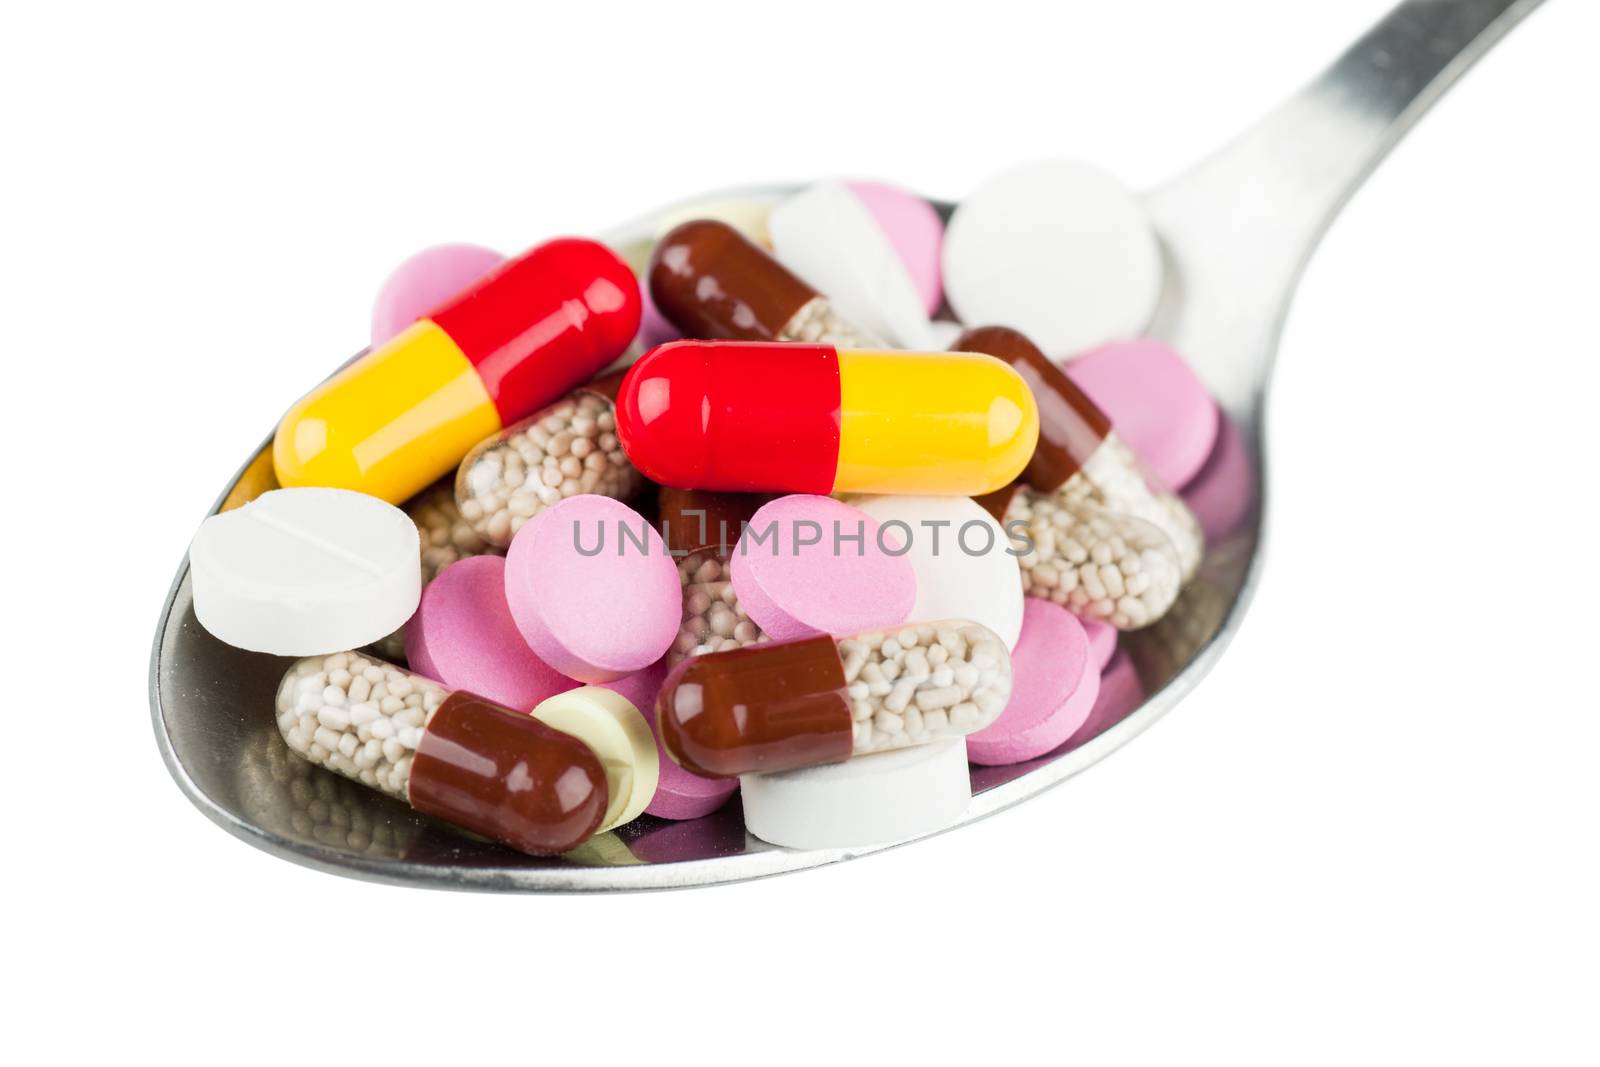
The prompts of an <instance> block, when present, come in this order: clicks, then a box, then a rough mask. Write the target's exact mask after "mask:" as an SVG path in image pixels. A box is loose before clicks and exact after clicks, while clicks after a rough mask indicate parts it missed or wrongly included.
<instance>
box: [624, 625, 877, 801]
mask: <svg viewBox="0 0 1600 1067" xmlns="http://www.w3.org/2000/svg"><path fill="white" fill-rule="evenodd" d="M656 721H657V723H658V725H659V728H660V730H661V742H662V744H663V745H665V746H666V749H667V753H668V754H669V755H670V756H672V758H673V759H674V760H676V761H677V762H678V764H679V765H680V766H682V767H684V768H685V769H687V770H689V771H692V772H693V773H695V774H698V775H702V776H704V777H707V778H732V777H736V776H737V775H740V774H749V773H752V772H760V771H767V772H770V771H787V770H793V769H794V768H796V767H810V766H814V765H816V764H819V763H838V762H840V761H842V760H846V759H849V758H850V752H851V748H852V744H853V740H854V730H853V720H852V718H851V715H850V700H849V697H848V695H847V686H846V683H845V677H844V662H843V661H842V660H841V659H840V658H839V650H838V648H837V647H836V646H835V644H834V641H833V638H831V637H827V636H822V637H808V638H804V639H801V640H799V641H786V642H784V643H782V644H769V645H762V646H760V647H753V648H744V649H735V650H733V651H730V652H716V653H712V654H709V655H705V656H696V657H694V658H692V659H687V660H684V661H683V662H682V663H680V664H679V665H678V666H677V667H676V668H674V669H673V672H672V674H671V675H669V676H668V678H667V681H666V683H665V684H664V685H663V686H662V687H661V695H660V697H659V698H658V699H657V706H656Z"/></svg>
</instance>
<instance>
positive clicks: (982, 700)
mask: <svg viewBox="0 0 1600 1067" xmlns="http://www.w3.org/2000/svg"><path fill="white" fill-rule="evenodd" d="M839 656H840V659H842V660H843V662H844V677H845V683H846V686H847V695H848V698H849V701H850V711H851V714H852V716H853V718H854V720H855V736H854V741H853V743H852V749H851V751H852V754H853V755H857V756H861V755H866V754H867V753H871V752H884V751H887V750H889V749H893V748H903V747H905V746H907V745H919V744H924V743H926V742H929V741H936V740H938V739H939V738H941V737H955V736H961V735H965V734H970V733H974V732H976V731H978V730H981V729H983V728H984V727H985V726H988V725H989V724H990V723H992V722H994V720H995V719H997V718H999V716H1000V713H1001V712H1002V711H1004V710H1005V707H1006V702H1007V701H1008V700H1010V699H1011V657H1010V655H1009V654H1008V653H1007V652H1006V648H1005V645H1004V644H1003V643H1002V642H1001V641H1000V639H999V638H998V637H996V636H995V635H994V634H993V633H991V632H990V631H989V630H987V629H985V628H984V627H982V626H977V625H974V624H972V623H932V624H926V625H916V626H903V627H900V628H899V629H895V630H890V631H884V632H872V633H863V634H856V635H855V636H854V637H847V638H844V639H843V640H841V641H840V642H839Z"/></svg>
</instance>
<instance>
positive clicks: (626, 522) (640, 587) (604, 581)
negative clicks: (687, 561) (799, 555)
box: [446, 494, 683, 683]
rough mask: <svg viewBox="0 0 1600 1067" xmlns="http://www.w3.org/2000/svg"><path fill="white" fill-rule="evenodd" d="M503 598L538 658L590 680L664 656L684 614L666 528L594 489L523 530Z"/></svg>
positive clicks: (510, 554)
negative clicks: (658, 529) (657, 526)
mask: <svg viewBox="0 0 1600 1067" xmlns="http://www.w3.org/2000/svg"><path fill="white" fill-rule="evenodd" d="M446 573H449V572H448V571H447V572H446ZM506 602H507V604H508V605H509V606H510V608H511V617H512V619H513V620H515V622H516V624H517V629H518V631H519V632H520V633H521V634H522V637H523V639H524V640H525V641H527V643H528V645H529V647H531V648H532V649H533V650H534V652H535V653H537V654H538V656H539V658H540V659H542V660H544V661H545V662H546V663H548V664H550V666H552V667H554V668H555V669H556V670H558V671H560V672H561V673H562V674H565V675H567V676H568V677H571V678H576V679H578V680H579V681H583V682H589V683H599V682H607V681H611V680H612V679H616V678H621V677H622V676H623V675H626V674H632V673H633V672H634V671H638V670H643V669H644V668H645V667H648V666H650V665H651V664H652V663H654V662H655V661H656V660H658V659H660V658H661V657H662V655H663V654H664V653H665V652H666V651H667V647H668V646H669V645H671V644H672V639H673V638H674V637H675V636H677V633H678V621H679V617H680V616H681V615H682V613H683V593H682V590H681V588H680V586H679V584H678V568H677V567H676V566H675V565H674V563H673V559H672V557H671V556H670V555H668V554H667V546H666V545H665V544H664V543H663V542H662V540H661V535H660V534H659V533H657V532H656V530H655V528H654V527H652V526H651V525H650V523H649V522H648V521H647V520H646V519H645V518H644V517H643V516H642V515H640V514H639V513H638V512H636V511H634V510H633V509H632V508H630V507H628V506H627V505H626V504H623V503H620V502H618V501H616V500H612V499H611V498H609V497H603V496H594V495H592V494H584V495H580V496H573V497H568V498H567V499H565V500H562V501H560V502H558V503H556V504H554V505H552V506H551V507H549V508H546V509H545V510H544V511H542V512H540V513H539V514H538V515H536V516H534V517H533V519H531V520H530V521H529V522H528V523H527V525H525V526H523V527H522V529H520V530H518V531H517V535H516V536H515V537H514V538H512V540H511V547H510V549H509V550H508V551H507V552H506Z"/></svg>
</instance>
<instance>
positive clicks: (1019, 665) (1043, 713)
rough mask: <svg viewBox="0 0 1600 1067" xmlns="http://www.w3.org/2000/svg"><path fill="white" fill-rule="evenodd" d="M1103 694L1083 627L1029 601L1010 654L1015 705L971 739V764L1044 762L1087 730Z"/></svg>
mask: <svg viewBox="0 0 1600 1067" xmlns="http://www.w3.org/2000/svg"><path fill="white" fill-rule="evenodd" d="M1099 693H1100V674H1099V671H1098V670H1096V669H1095V666H1094V662H1093V658H1092V656H1091V654H1090V650H1089V636H1088V634H1086V633H1084V630H1083V626H1082V624H1080V623H1079V622H1078V620H1077V618H1076V617H1074V616H1073V615H1072V614H1071V613H1070V612H1069V611H1067V609H1065V608H1063V607H1061V606H1060V605H1059V604H1056V603H1054V602H1053V601H1049V600H1043V599H1040V598H1039V597H1028V598H1026V600H1025V601H1024V602H1023V608H1022V637H1021V638H1020V639H1018V641H1017V647H1016V649H1015V650H1014V651H1013V652H1012V653H1011V700H1010V702H1009V703H1008V704H1006V708H1005V710H1004V711H1002V712H1001V713H1000V717H999V718H998V719H996V720H995V721H994V722H992V723H990V724H989V725H988V726H986V727H984V728H983V729H982V730H979V731H978V732H977V733H975V734H971V735H969V736H968V737H967V759H968V760H969V761H971V762H972V763H978V764H983V765H986V766H998V765H1001V764H1006V763H1021V762H1022V761H1023V760H1029V759H1033V758H1034V757H1035V756H1042V755H1044V754H1045V753H1046V752H1050V751H1052V750H1053V749H1055V748H1056V747H1057V746H1058V745H1060V744H1061V743H1062V742H1063V741H1065V740H1066V739H1067V738H1069V737H1071V736H1072V735H1073V733H1074V732H1076V731H1077V730H1078V728H1079V727H1081V726H1082V725H1083V723H1084V720H1085V719H1087V718H1088V717H1089V711H1090V709H1091V708H1092V707H1093V706H1094V702H1095V698H1096V697H1097V696H1098V695H1099Z"/></svg>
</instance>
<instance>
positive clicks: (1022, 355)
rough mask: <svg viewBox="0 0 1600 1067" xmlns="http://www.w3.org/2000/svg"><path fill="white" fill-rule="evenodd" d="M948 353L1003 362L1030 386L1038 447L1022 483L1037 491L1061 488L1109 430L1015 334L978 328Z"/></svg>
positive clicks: (1042, 356) (1081, 396) (1073, 387)
mask: <svg viewBox="0 0 1600 1067" xmlns="http://www.w3.org/2000/svg"><path fill="white" fill-rule="evenodd" d="M952 349H953V351H957V352H982V353H984V354H986V355H990V356H994V357H996V358H998V359H1003V360H1005V361H1006V362H1007V363H1009V364H1011V367H1012V369H1013V370H1015V371H1016V372H1017V373H1018V374H1020V375H1021V376H1022V380H1023V381H1025V382H1027V383H1028V388H1029V389H1030V390H1031V391H1032V392H1033V397H1034V400H1035V401H1037V402H1038V405H1039V444H1038V446H1037V447H1036V448H1035V449H1034V452H1033V459H1032V460H1030V461H1029V463H1028V466H1027V467H1026V468H1024V469H1023V472H1022V480H1023V481H1025V482H1027V483H1028V484H1029V485H1031V486H1033V487H1034V488H1035V489H1038V490H1041V491H1043V492H1047V493H1048V492H1051V491H1052V490H1055V489H1059V488H1060V487H1061V486H1063V485H1065V484H1066V481H1067V479H1068V478H1071V477H1072V476H1073V475H1074V474H1076V473H1078V471H1080V470H1082V469H1083V466H1084V464H1085V463H1087V462H1088V461H1089V457H1090V456H1092V455H1094V453H1095V450H1096V449H1098V448H1099V447H1100V444H1101V442H1103V441H1104V440H1105V439H1106V435H1107V434H1109V433H1110V432H1111V420H1110V419H1108V418H1106V416H1105V413H1104V412H1102V411H1101V410H1100V409H1099V407H1097V406H1096V405H1095V403H1094V401H1092V400H1090V399H1089V397H1088V396H1087V395H1086V394H1085V393H1084V391H1083V390H1082V389H1079V388H1078V386H1077V385H1076V384H1074V383H1073V381H1072V379H1071V378H1068V377H1067V376H1066V374H1065V373H1064V372H1063V371H1062V370H1061V368H1060V367H1058V366H1056V364H1055V363H1054V362H1053V361H1052V360H1051V359H1050V358H1049V357H1048V356H1046V355H1045V354H1044V353H1043V352H1041V351H1039V349H1038V347H1037V346H1036V345H1035V344H1034V343H1033V342H1032V341H1030V340H1028V338H1027V337H1025V336H1024V335H1023V334H1021V333H1018V332H1017V331H1016V330H1013V329H1010V328H1009V327H1006V326H980V327H978V328H976V329H972V330H968V331H967V332H966V333H963V334H962V335H961V336H960V337H958V338H957V339H956V342H955V344H954V345H953V346H952ZM1001 510H1002V511H1004V508H1003V507H1002V509H1001Z"/></svg>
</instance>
